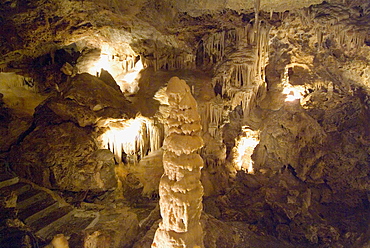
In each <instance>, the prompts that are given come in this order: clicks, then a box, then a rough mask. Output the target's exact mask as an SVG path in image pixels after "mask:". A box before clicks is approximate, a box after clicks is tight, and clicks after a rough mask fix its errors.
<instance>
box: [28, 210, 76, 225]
mask: <svg viewBox="0 0 370 248" xmlns="http://www.w3.org/2000/svg"><path fill="white" fill-rule="evenodd" d="M72 210H73V207H72V206H64V207H61V208H58V209H56V210H55V211H53V212H51V213H49V214H48V215H46V216H44V217H42V218H40V219H38V220H37V221H35V222H33V223H32V225H31V226H32V229H33V230H35V231H38V230H40V229H42V228H44V227H46V226H48V225H49V224H51V223H52V222H54V221H56V220H58V219H60V218H62V217H63V216H65V215H67V214H68V213H69V212H71V211H72Z"/></svg>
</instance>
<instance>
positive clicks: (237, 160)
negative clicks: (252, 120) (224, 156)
mask: <svg viewBox="0 0 370 248" xmlns="http://www.w3.org/2000/svg"><path fill="white" fill-rule="evenodd" d="M258 137H259V131H253V130H251V129H250V128H249V127H243V134H242V135H241V136H240V137H239V138H238V139H237V140H236V145H235V147H234V160H233V162H234V166H235V168H236V170H244V171H246V172H248V173H250V174H253V173H254V170H253V160H252V154H253V151H254V148H255V147H256V146H257V145H258V143H259V138H258Z"/></svg>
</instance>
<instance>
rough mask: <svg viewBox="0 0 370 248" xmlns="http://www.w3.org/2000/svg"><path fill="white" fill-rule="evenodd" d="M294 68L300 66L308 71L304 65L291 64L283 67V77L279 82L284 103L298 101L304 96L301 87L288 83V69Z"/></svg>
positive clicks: (302, 87)
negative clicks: (284, 96)
mask: <svg viewBox="0 0 370 248" xmlns="http://www.w3.org/2000/svg"><path fill="white" fill-rule="evenodd" d="M295 66H300V67H303V68H305V69H308V67H307V66H306V65H302V64H297V63H292V64H289V65H286V66H285V70H284V75H283V78H282V80H281V82H282V86H283V92H282V93H283V94H284V95H286V98H285V101H286V102H292V101H295V100H300V99H302V98H303V96H304V92H305V88H304V86H303V85H294V86H293V85H291V84H290V82H289V68H293V67H295Z"/></svg>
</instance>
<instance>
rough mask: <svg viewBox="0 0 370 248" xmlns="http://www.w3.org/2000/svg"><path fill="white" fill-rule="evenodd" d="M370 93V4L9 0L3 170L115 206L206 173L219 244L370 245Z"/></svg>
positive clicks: (4, 16) (0, 103)
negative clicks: (172, 169)
mask: <svg viewBox="0 0 370 248" xmlns="http://www.w3.org/2000/svg"><path fill="white" fill-rule="evenodd" d="M173 77H178V78H180V79H181V80H178V78H177V79H176V78H175V79H173ZM171 78H172V81H180V82H181V84H184V85H186V86H184V87H183V88H184V89H185V90H184V91H186V95H188V96H186V97H185V94H183V95H181V94H180V95H181V97H184V99H185V100H179V99H181V97H174V96H172V98H171V97H170V95H171V94H170V93H168V92H171V90H173V89H171V87H169V88H168V87H167V82H169V81H171ZM184 80H185V81H186V82H185V81H184ZM183 81H184V82H183ZM174 85H177V84H174ZM166 87H167V88H166ZM174 88H176V87H174ZM166 92H167V93H166ZM190 92H191V93H192V94H188V93H190ZM191 95H193V96H194V99H193V98H192V97H191ZM369 95H370V2H369V1H368V0H329V1H321V0H260V1H252V0H244V1H243V0H177V1H171V0H136V1H130V0H0V107H1V108H0V134H1V139H0V162H4V161H6V162H4V165H6V166H8V167H9V168H8V167H6V169H7V170H12V171H14V172H15V173H16V174H17V176H19V177H21V178H27V179H28V180H30V181H32V182H33V183H35V184H37V185H40V186H42V187H45V188H49V189H52V190H55V191H58V192H59V194H61V195H63V194H65V195H68V194H69V195H72V196H73V197H72V196H71V197H67V196H66V197H65V198H66V199H67V200H68V199H69V202H72V203H74V201H72V200H71V198H73V199H76V198H78V196H83V197H82V198H84V199H82V200H81V199H77V200H76V201H79V202H80V203H81V202H85V203H86V202H87V201H89V203H92V202H94V204H95V203H96V204H97V205H96V206H99V209H103V208H104V209H105V208H108V207H107V206H113V208H115V210H114V211H117V210H119V211H121V210H122V208H121V207H122V206H129V207H128V208H127V209H128V211H131V210H132V209H131V207H132V206H137V205H140V203H143V202H144V203H146V204H148V202H149V203H150V204H152V205H151V206H153V203H154V205H155V204H157V203H158V194H159V193H158V192H159V189H158V185H159V181H160V178H161V177H162V174H163V164H165V165H166V163H168V164H171V166H172V163H173V164H174V165H177V164H178V165H179V166H180V167H181V166H182V167H183V168H182V170H183V172H182V173H183V174H184V175H185V174H186V175H190V174H189V173H190V171H192V169H191V166H193V165H197V166H198V164H199V168H201V167H202V166H201V165H203V168H202V171H201V173H200V169H199V170H198V171H197V173H198V174H197V175H196V177H197V180H196V181H197V182H196V184H197V185H198V183H199V180H198V179H199V178H198V177H200V180H201V181H202V184H203V188H204V197H203V204H204V211H203V212H204V213H207V215H204V216H203V217H202V219H201V220H200V221H201V222H206V223H208V224H207V225H204V226H205V229H204V230H203V231H204V233H205V234H204V235H205V244H206V247H228V246H222V245H225V244H227V245H228V244H229V243H232V244H233V245H234V246H233V247H369V244H370V241H369V240H370V234H369V233H370V228H369V216H370V215H369V211H370V210H369V206H370V203H369V202H370V198H369V196H370V193H369V192H370V180H369V178H370V167H369V163H370V162H369V161H370V129H369V123H370V106H369V104H370V97H369ZM176 99H177V100H178V101H179V109H177V108H176V109H175V110H174V108H172V110H171V106H170V103H171V101H177V100H176ZM189 106H190V107H189ZM194 106H197V109H198V113H199V116H198V114H197V113H196V111H190V109H193V108H194ZM171 111H172V112H171ZM166 125H167V126H166ZM167 133H171V134H174V135H173V137H176V139H175V138H173V142H172V141H171V142H169V141H166V142H167V143H166V142H165V141H164V140H166V138H165V137H166V134H167ZM181 135H183V136H184V135H185V136H186V135H189V137H187V138H189V139H185V138H184V137H183V136H181ZM198 136H199V137H198ZM171 137H172V136H171ZM179 137H181V138H179ZM171 139H172V138H171ZM167 140H170V138H167ZM194 140H195V141H194ZM164 144H165V145H164ZM192 146H193V148H192ZM200 147H202V148H200ZM166 149H167V151H170V152H172V153H174V154H173V157H171V156H172V155H171V156H165V155H166ZM171 149H172V150H171ZM176 151H178V153H176ZM182 152H183V153H184V154H187V155H189V157H191V159H186V156H185V158H184V157H183V156H182V155H181V153H182ZM198 153H199V154H198ZM164 154H165V155H164ZM195 154H196V155H195ZM167 155H168V153H167ZM175 155H176V156H175ZM193 155H194V156H193ZM200 157H201V159H202V160H203V162H202V161H200V160H199V158H200ZM170 158H171V159H172V158H174V159H173V161H172V162H171V163H170V162H168V161H169V160H170ZM166 159H167V160H166ZM163 160H165V161H167V162H165V163H163ZM184 161H185V162H184ZM194 161H195V162H194ZM167 167H168V166H167ZM167 167H166V168H165V169H167V170H169V169H168V168H167ZM185 169H186V170H185ZM188 171H189V172H188ZM167 172H168V171H167ZM167 172H166V173H167ZM12 175H13V174H12ZM14 175H15V174H14ZM169 175H171V173H169ZM189 178H191V176H189ZM176 180H177V179H176ZM180 180H181V179H179V181H180ZM1 183H2V182H1ZM27 183H28V182H27ZM176 183H177V182H176ZM186 183H187V182H185V183H184V185H185V186H186ZM190 184H192V183H189V185H190ZM194 184H195V183H194ZM1 185H5V184H1ZM184 185H182V186H184ZM180 188H181V187H180ZM199 188H201V187H200V186H199ZM179 190H185V191H186V190H187V189H186V187H184V188H183V189H182V188H181V189H179ZM202 190H203V189H202ZM66 192H67V193H66ZM112 192H114V193H112ZM48 194H49V193H48ZM202 194H203V193H202ZM202 194H198V196H197V197H199V198H201V197H202V196H201V195H202ZM65 195H63V196H65ZM100 196H101V197H100ZM87 198H89V199H90V200H86V199H87ZM123 198H124V199H123ZM31 199H32V198H31ZM135 204H136V205H135ZM150 204H149V205H150ZM197 204H198V203H197ZM144 205H145V204H144ZM183 205H191V204H183ZM199 205H201V204H200V203H199ZM145 207H147V209H146V210H145V211H147V212H148V213H149V212H150V211H151V210H153V208H149V207H148V206H145ZM132 208H134V207H132ZM95 210H96V209H95ZM95 210H94V211H95ZM198 210H199V211H198ZM135 211H136V210H135ZM140 211H141V210H140ZM155 211H157V212H159V209H158V208H155V209H154V210H153V212H152V213H151V214H150V215H148V216H146V217H147V218H145V219H144V220H143V219H141V220H140V221H142V220H143V221H144V222H145V221H147V223H146V224H145V223H144V224H145V225H144V224H143V225H142V222H140V223H141V224H140V227H139V224H138V223H136V222H138V220H137V219H136V222H135V221H133V222H132V223H126V224H127V225H128V226H129V225H131V227H132V228H133V229H135V230H136V231H133V233H132V237H130V238H128V239H127V241H125V242H128V243H130V244H128V243H127V246H123V245H121V246H118V245H117V246H114V245H112V246H111V247H132V245H133V243H134V242H138V243H137V244H136V246H134V247H149V246H150V243H151V242H152V240H153V235H154V232H152V234H151V231H150V230H149V229H150V227H152V229H153V228H154V227H155V224H153V223H155V222H156V221H157V220H158V219H159V218H160V217H159V213H157V214H156V212H155ZM200 212H201V210H200V209H197V213H200ZM136 213H137V212H136ZM136 213H135V214H134V213H133V212H132V215H130V216H132V218H133V219H135V218H136ZM139 215H140V214H138V216H139ZM144 215H145V214H143V215H141V216H140V218H144V217H143V216H144ZM211 216H214V217H215V218H217V220H216V219H215V218H213V217H211ZM134 217H135V218H134ZM122 218H123V217H122ZM128 220H131V217H130V218H128ZM101 221H104V218H102V219H101ZM222 221H224V222H222ZM121 222H122V221H121ZM93 223H95V222H93ZM99 223H100V221H99ZM210 223H211V225H210ZM95 224H96V223H95ZM121 224H122V225H123V222H122V223H121ZM121 224H120V225H121ZM126 224H125V225H126ZM92 225H93V224H92ZM99 225H100V224H99ZM99 225H97V226H96V227H94V228H97V229H96V230H97V232H100V231H101V233H104V232H105V231H104V230H106V229H104V228H107V226H109V225H110V224H108V225H107V226H105V225H106V223H105V224H104V225H101V226H99ZM146 225H147V226H146ZM230 225H232V226H233V228H229V227H230ZM238 225H241V226H242V228H241V227H240V226H238ZM112 226H114V227H113V228H115V229H117V230H121V228H120V227H119V228H116V227H117V223H115V224H114V225H112ZM118 226H119V225H118ZM218 226H220V227H222V228H218ZM99 228H100V229H99ZM139 229H140V233H139V231H138V230H139ZM144 229H145V230H144ZM154 229H155V228H154ZM45 230H46V229H45ZM102 230H103V231H102ZM148 230H149V231H148ZM219 230H222V231H219ZM225 230H230V231H229V232H230V235H228V232H226V233H227V234H225V233H223V231H225ZM234 230H237V231H236V232H234ZM246 230H248V232H247V233H246V232H245V231H246ZM90 231H91V230H90ZM94 231H95V229H94ZM147 231H148V233H147ZM152 231H153V230H152ZM249 231H250V232H249ZM231 232H233V234H231ZM146 233H147V234H148V235H149V236H150V235H152V236H151V237H149V238H146V236H145V235H147V234H146ZM235 233H237V235H236V234H235ZM250 233H253V235H257V236H258V235H261V236H263V235H265V234H266V235H269V237H270V238H271V237H274V238H273V240H275V241H274V242H276V241H277V239H278V240H279V241H282V242H287V243H289V245H285V244H287V243H284V244H283V243H282V244H281V246H279V245H276V244H278V243H274V244H275V245H276V246H274V245H270V246H269V245H267V243H264V245H261V243H258V242H260V241H261V242H262V239H261V240H259V241H258V242H257V241H256V240H254V241H253V239H254V238H253V239H250V237H252V236H250ZM95 234H96V233H95ZM114 235H117V237H120V239H123V238H124V237H125V236H123V235H122V233H120V231H117V233H116V234H114ZM127 235H131V234H127ZM207 235H208V236H207ZM212 235H213V236H212ZM238 235H239V236H238ZM0 236H1V235H0ZM90 236H93V235H90ZM215 237H216V238H217V237H218V238H219V239H218V241H217V242H220V244H221V245H220V246H217V245H216V243H217V242H216V241H214V240H215V239H216V238H215ZM253 237H255V236H253ZM265 237H266V236H265ZM43 238H45V237H43ZM90 238H91V237H90ZM275 238H276V239H275ZM112 239H113V238H112ZM80 240H84V238H82V239H80ZM245 240H247V241H246V242H249V243H245V242H244V241H245ZM257 240H258V238H257ZM44 241H45V242H46V241H47V242H49V241H50V237H46V238H45V240H44ZM72 241H73V240H72V239H71V242H72ZM255 241H256V242H257V243H256V244H253V242H255ZM265 241H266V240H265ZM140 242H143V243H145V244H146V245H141V243H140ZM212 242H213V243H212ZM266 242H270V239H268V240H267V241H266ZM209 244H211V245H209ZM361 245H363V246H361ZM75 247H78V246H75ZM230 247H231V246H230Z"/></svg>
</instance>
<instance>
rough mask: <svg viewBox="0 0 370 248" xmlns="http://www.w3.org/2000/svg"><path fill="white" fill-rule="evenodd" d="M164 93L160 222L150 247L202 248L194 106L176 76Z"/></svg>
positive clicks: (200, 162) (200, 164)
mask: <svg viewBox="0 0 370 248" xmlns="http://www.w3.org/2000/svg"><path fill="white" fill-rule="evenodd" d="M166 94H167V96H168V103H169V116H168V119H167V125H168V135H167V137H166V138H165V140H164V144H163V148H164V154H163V167H164V174H163V176H162V178H161V181H160V184H159V195H160V200H159V205H160V210H161V215H162V222H161V223H160V225H159V228H158V229H157V231H156V233H155V236H154V240H153V244H152V247H159V248H171V247H176V248H180V247H181V248H185V247H187V248H194V247H204V246H203V231H202V226H201V224H200V222H199V220H200V215H201V212H202V208H203V206H202V196H203V186H202V184H201V182H200V175H201V172H200V170H201V168H202V167H203V160H202V158H201V157H200V155H199V154H197V153H196V152H197V151H198V150H199V149H200V148H201V147H202V146H203V139H202V138H201V137H200V130H201V124H200V117H199V114H198V112H197V103H196V101H195V99H194V97H193V96H192V95H191V93H190V87H189V86H188V85H187V84H186V82H185V81H184V80H180V79H179V78H178V77H173V78H171V79H170V81H169V82H168V86H167V90H166Z"/></svg>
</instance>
